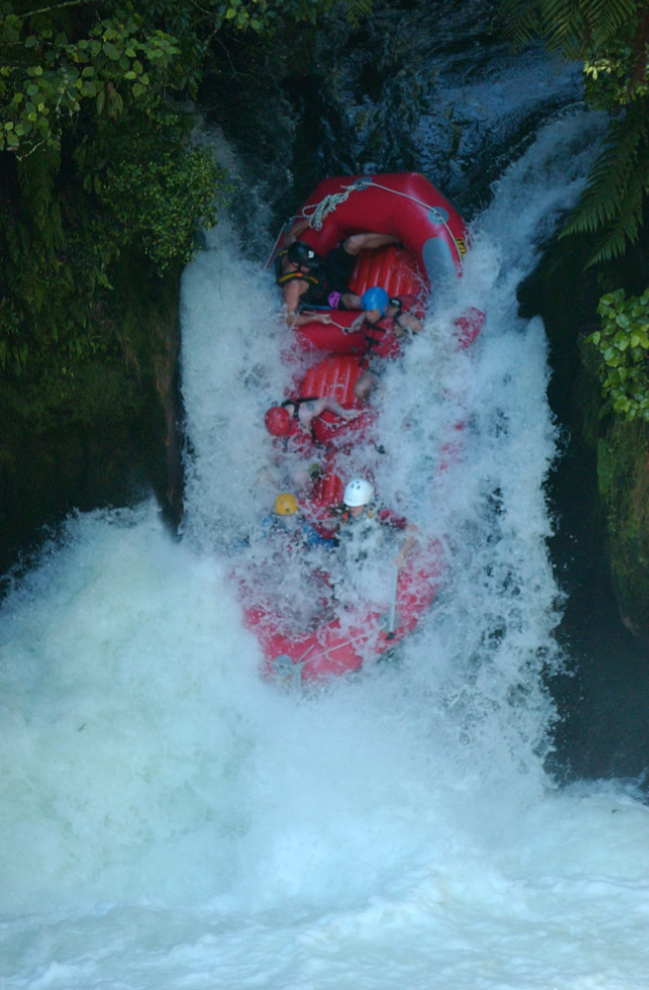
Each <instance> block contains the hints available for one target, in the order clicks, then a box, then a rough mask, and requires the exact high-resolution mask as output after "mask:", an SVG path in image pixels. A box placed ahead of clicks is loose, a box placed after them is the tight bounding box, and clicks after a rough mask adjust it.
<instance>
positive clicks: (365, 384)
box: [354, 371, 376, 402]
mask: <svg viewBox="0 0 649 990" xmlns="http://www.w3.org/2000/svg"><path fill="white" fill-rule="evenodd" d="M375 388H376V378H375V377H374V375H373V374H372V373H371V372H370V371H364V372H363V374H362V375H361V376H360V378H359V379H358V380H357V382H356V384H355V385H354V395H355V396H356V398H357V399H360V400H361V402H366V401H367V399H369V397H370V395H371V394H372V392H373V391H374V389H375Z"/></svg>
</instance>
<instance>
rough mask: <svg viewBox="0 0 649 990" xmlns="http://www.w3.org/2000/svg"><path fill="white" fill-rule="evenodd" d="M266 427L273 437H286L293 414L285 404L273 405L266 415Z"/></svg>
mask: <svg viewBox="0 0 649 990" xmlns="http://www.w3.org/2000/svg"><path fill="white" fill-rule="evenodd" d="M264 423H265V424H266V429H267V430H268V432H269V433H270V435H271V436H273V437H285V436H286V435H287V434H288V433H289V431H290V428H291V414H290V413H289V411H288V409H285V408H284V406H271V407H270V409H269V410H268V411H267V413H266V415H265V416H264Z"/></svg>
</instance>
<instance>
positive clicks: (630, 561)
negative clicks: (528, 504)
mask: <svg viewBox="0 0 649 990" xmlns="http://www.w3.org/2000/svg"><path fill="white" fill-rule="evenodd" d="M597 470H598V481H599V491H600V495H601V497H602V501H603V503H604V506H605V509H606V516H607V532H608V544H609V554H610V562H611V571H612V575H613V584H614V588H615V593H616V596H617V599H618V603H619V607H620V613H621V617H622V621H623V622H624V624H625V625H626V626H627V628H629V629H630V630H631V631H632V632H634V633H636V634H637V635H642V636H643V637H646V636H649V426H647V425H646V424H644V423H638V422H634V423H620V422H616V423H614V425H613V426H612V427H611V428H610V429H609V431H608V433H607V435H606V437H604V438H603V439H602V440H600V441H599V444H598V447H597Z"/></svg>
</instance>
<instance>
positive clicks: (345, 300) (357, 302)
mask: <svg viewBox="0 0 649 990" xmlns="http://www.w3.org/2000/svg"><path fill="white" fill-rule="evenodd" d="M340 301H341V302H342V304H343V306H344V307H345V309H360V308H361V297H360V296H357V295H356V293H355V292H343V294H342V296H341V297H340Z"/></svg>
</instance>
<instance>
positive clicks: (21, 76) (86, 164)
mask: <svg viewBox="0 0 649 990" xmlns="http://www.w3.org/2000/svg"><path fill="white" fill-rule="evenodd" d="M80 6H83V5H80ZM143 6H146V3H145V4H144V5H143ZM19 9H20V8H19V6H18V5H17V4H10V3H6V2H5V3H2V4H0V66H1V68H0V133H1V134H2V138H0V142H1V143H0V147H1V148H3V149H4V150H0V259H1V263H0V380H1V382H2V395H1V398H0V402H1V404H2V407H3V410H4V412H5V414H12V415H13V414H15V415H18V416H20V417H22V418H25V417H27V416H29V417H30V418H31V420H32V422H33V424H34V425H35V426H36V424H40V427H39V428H49V427H50V426H51V423H50V422H49V420H50V417H51V415H52V412H53V410H55V409H58V410H59V411H60V413H61V414H63V415H64V416H65V417H67V418H68V419H72V420H74V419H81V420H83V421H85V422H90V421H91V420H92V418H93V416H95V415H97V408H98V407H97V403H96V401H95V399H93V396H96V394H97V393H96V388H95V387H93V386H92V385H87V386H84V385H83V383H84V382H86V383H88V382H93V381H97V380H98V379H99V377H101V375H100V369H101V368H102V367H103V368H104V370H105V375H106V382H107V383H108V382H109V381H110V382H113V383H115V382H117V381H118V379H119V376H120V375H122V379H123V380H122V383H121V385H119V387H118V385H117V384H115V385H114V387H112V386H111V388H110V389H108V386H107V387H106V389H105V390H104V391H103V393H102V395H103V398H105V397H106V396H108V395H110V396H112V397H113V398H114V399H115V400H116V401H117V400H118V399H119V401H120V402H122V404H123V403H124V402H126V401H127V397H128V396H131V397H132V394H133V393H132V386H133V382H134V381H135V379H136V378H137V375H138V374H139V367H140V363H141V359H142V354H143V353H145V352H146V350H147V345H146V342H145V341H143V342H141V346H140V347H139V349H138V348H134V346H133V343H132V339H133V338H132V334H129V333H128V332H126V331H125V328H124V325H123V313H122V309H121V304H120V299H119V297H116V296H115V295H114V294H113V291H112V285H113V284H114V283H115V272H116V268H115V266H116V265H118V264H120V263H121V259H123V258H124V259H129V264H128V265H127V271H128V269H129V268H130V269H131V270H133V271H137V272H139V273H140V274H142V273H146V275H145V278H146V279H147V280H150V279H154V280H155V279H156V278H157V275H156V272H157V273H158V275H159V274H162V273H163V272H165V271H167V270H169V269H172V270H176V271H177V269H178V266H179V265H181V264H184V263H186V262H187V261H188V260H189V258H190V257H191V254H192V252H193V246H194V237H195V232H196V230H197V228H199V227H200V226H207V227H209V226H212V225H213V224H214V223H215V222H216V202H217V196H218V195H222V194H223V193H224V192H225V176H224V173H223V172H222V170H221V169H219V168H218V167H217V166H216V164H215V162H214V160H213V157H212V155H211V154H210V152H209V150H207V149H199V148H194V147H192V145H191V141H190V131H191V127H192V125H193V121H192V118H191V116H190V115H189V114H188V113H186V112H181V111H180V110H179V109H178V108H177V107H175V106H174V105H173V104H172V103H170V101H169V98H168V97H169V94H170V93H171V92H173V91H174V90H178V89H179V88H180V87H181V86H185V85H192V84H193V82H194V81H195V78H196V75H195V70H196V57H197V51H199V49H200V43H199V41H198V39H197V37H196V35H195V33H194V34H192V33H191V32H190V35H189V37H188V38H187V37H185V38H184V39H183V40H182V41H181V42H177V41H176V39H175V38H174V37H173V36H172V35H170V34H169V33H168V32H165V31H164V30H162V29H161V28H160V27H159V26H158V22H157V21H156V18H159V16H160V11H159V10H158V11H152V12H151V16H150V18H149V21H148V22H145V21H144V18H143V15H142V13H141V11H140V12H138V13H137V14H136V13H135V12H134V9H133V7H132V6H130V7H129V8H128V9H126V8H125V9H121V8H119V7H118V6H117V5H116V4H115V3H105V4H95V5H93V9H92V10H89V11H83V12H82V16H81V18H80V17H79V11H76V12H75V15H74V18H73V22H74V28H73V29H71V28H70V25H69V24H68V23H66V21H65V19H66V17H67V14H66V12H65V11H63V10H62V8H52V9H50V10H42V11H41V14H40V15H39V17H38V18H36V17H33V18H28V17H26V16H24V15H19V13H18V11H19ZM100 12H102V13H104V14H105V15H106V16H103V17H100V16H97V15H98V13H100ZM73 31H74V32H76V33H75V34H74V35H73V33H72V32H73ZM128 277H129V276H128V274H124V272H122V275H121V276H120V286H121V288H122V291H123V290H124V287H125V281H124V280H125V279H128ZM115 284H116V283H115ZM142 288H143V289H144V286H142ZM120 365H121V367H122V371H121V372H120V371H119V368H120ZM91 371H92V373H91ZM134 376H135V377H134ZM129 381H130V382H131V384H129ZM120 397H121V398H120ZM102 401H103V399H102ZM128 401H129V402H130V401H131V399H128ZM29 410H31V412H29Z"/></svg>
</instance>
